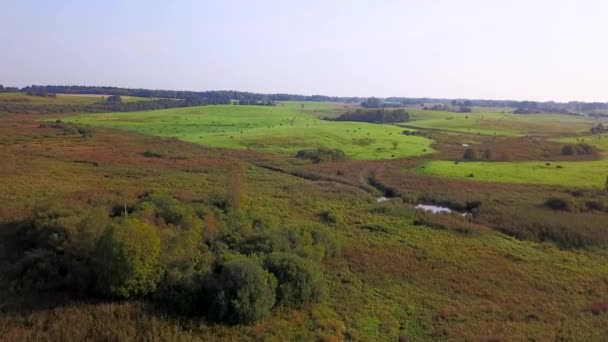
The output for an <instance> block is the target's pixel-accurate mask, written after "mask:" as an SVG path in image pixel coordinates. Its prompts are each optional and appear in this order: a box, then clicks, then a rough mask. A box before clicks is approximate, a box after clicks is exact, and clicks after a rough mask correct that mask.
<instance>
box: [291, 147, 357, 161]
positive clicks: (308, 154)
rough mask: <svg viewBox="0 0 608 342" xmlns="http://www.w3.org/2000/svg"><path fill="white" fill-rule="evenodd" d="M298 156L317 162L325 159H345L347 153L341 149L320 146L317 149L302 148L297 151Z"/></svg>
mask: <svg viewBox="0 0 608 342" xmlns="http://www.w3.org/2000/svg"><path fill="white" fill-rule="evenodd" d="M296 158H301V159H309V160H312V161H313V162H315V163H320V162H324V161H340V160H345V159H346V154H345V153H344V151H342V150H339V149H330V148H326V147H319V148H318V149H316V150H300V151H298V153H296Z"/></svg>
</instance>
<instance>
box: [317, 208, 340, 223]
mask: <svg viewBox="0 0 608 342" xmlns="http://www.w3.org/2000/svg"><path fill="white" fill-rule="evenodd" d="M319 216H320V217H321V220H323V222H327V223H332V224H336V223H340V222H342V221H343V219H342V216H340V215H339V214H336V213H334V212H332V211H330V210H324V211H322V212H321V213H320V214H319Z"/></svg>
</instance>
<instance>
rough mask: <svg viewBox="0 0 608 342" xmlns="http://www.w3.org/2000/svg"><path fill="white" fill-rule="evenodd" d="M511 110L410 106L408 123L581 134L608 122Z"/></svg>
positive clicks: (508, 133)
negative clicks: (444, 109) (464, 110)
mask: <svg viewBox="0 0 608 342" xmlns="http://www.w3.org/2000/svg"><path fill="white" fill-rule="evenodd" d="M511 111H512V110H505V113H501V112H495V111H493V112H492V111H485V110H484V109H483V108H481V109H479V108H476V110H475V112H474V113H449V112H439V111H425V110H421V109H410V112H411V114H412V119H413V120H412V121H411V122H408V126H413V127H419V128H429V129H441V130H448V131H454V132H463V133H471V134H490V135H493V134H497V135H505V136H519V135H526V134H569V133H580V132H584V131H588V130H589V128H590V127H591V126H593V125H595V124H597V123H599V122H606V120H605V119H593V118H589V117H579V116H570V115H551V114H534V115H517V114H511ZM467 116H468V118H467Z"/></svg>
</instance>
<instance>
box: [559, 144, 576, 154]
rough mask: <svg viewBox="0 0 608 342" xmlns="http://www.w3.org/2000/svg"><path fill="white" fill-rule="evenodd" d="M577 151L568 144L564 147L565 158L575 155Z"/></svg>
mask: <svg viewBox="0 0 608 342" xmlns="http://www.w3.org/2000/svg"><path fill="white" fill-rule="evenodd" d="M575 152H576V150H575V149H574V146H572V145H570V144H568V145H564V147H562V154H563V155H564V156H573V155H574V154H575Z"/></svg>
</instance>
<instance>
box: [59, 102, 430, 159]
mask: <svg viewBox="0 0 608 342" xmlns="http://www.w3.org/2000/svg"><path fill="white" fill-rule="evenodd" d="M299 108H300V103H283V104H279V105H278V106H275V107H265V106H235V105H221V106H203V107H189V108H175V109H167V110H157V111H147V112H132V113H106V114H87V115H80V116H73V117H68V118H65V119H64V120H66V121H70V122H78V123H81V124H89V125H94V126H103V127H109V128H118V129H125V130H129V131H135V132H139V133H143V134H149V135H155V136H164V137H176V138H179V139H181V140H184V141H189V142H195V143H199V144H202V145H206V146H214V147H224V148H235V149H248V148H250V149H254V150H261V151H270V152H279V153H285V154H294V153H295V152H297V151H298V150H302V149H313V148H317V147H321V146H325V147H330V148H338V149H341V150H343V151H344V152H345V153H346V155H347V156H348V157H349V158H355V159H388V158H397V157H409V156H417V155H422V154H425V153H431V152H433V150H432V149H431V148H430V147H429V146H430V144H431V140H429V139H427V138H423V137H416V136H405V135H403V134H402V132H403V128H400V127H397V126H393V125H378V124H368V123H359V122H333V121H325V120H320V119H318V118H316V117H315V116H314V115H313V114H311V112H314V113H316V115H321V113H324V112H330V113H331V112H332V111H334V110H336V107H335V106H333V105H330V104H319V103H305V110H304V111H302V110H300V109H299ZM393 141H396V142H397V143H398V145H397V147H396V148H394V147H393Z"/></svg>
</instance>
